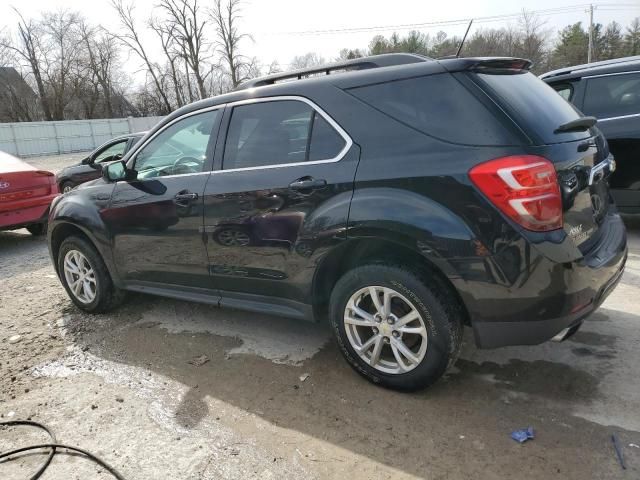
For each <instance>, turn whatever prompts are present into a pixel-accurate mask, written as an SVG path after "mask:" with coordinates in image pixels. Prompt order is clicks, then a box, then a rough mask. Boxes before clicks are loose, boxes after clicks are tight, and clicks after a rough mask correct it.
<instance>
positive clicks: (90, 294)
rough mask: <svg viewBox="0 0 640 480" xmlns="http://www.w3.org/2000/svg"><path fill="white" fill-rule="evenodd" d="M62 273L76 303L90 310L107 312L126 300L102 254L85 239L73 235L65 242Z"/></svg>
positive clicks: (60, 255) (61, 253)
mask: <svg viewBox="0 0 640 480" xmlns="http://www.w3.org/2000/svg"><path fill="white" fill-rule="evenodd" d="M58 274H59V276H60V279H61V280H62V284H63V286H64V288H65V289H66V291H67V294H68V295H69V297H70V298H71V300H72V301H73V303H75V304H76V305H77V306H78V307H79V308H81V309H82V310H84V311H86V312H91V313H99V312H106V311H108V310H111V309H112V308H114V307H116V306H117V305H118V304H120V303H121V302H122V300H123V299H124V291H122V290H120V289H118V288H117V287H116V286H115V285H114V284H113V281H112V280H111V276H110V275H109V272H108V270H107V267H106V265H105V264H104V261H103V260H102V258H101V257H100V254H99V253H98V251H97V250H96V249H95V247H94V246H93V245H91V244H90V243H89V242H88V241H87V240H86V239H84V238H81V237H77V236H71V237H68V238H66V239H65V240H64V241H63V242H62V244H61V245H60V250H59V251H58Z"/></svg>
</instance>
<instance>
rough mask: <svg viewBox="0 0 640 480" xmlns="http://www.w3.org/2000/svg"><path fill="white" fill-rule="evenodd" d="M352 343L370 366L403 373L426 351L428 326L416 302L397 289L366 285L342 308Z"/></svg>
mask: <svg viewBox="0 0 640 480" xmlns="http://www.w3.org/2000/svg"><path fill="white" fill-rule="evenodd" d="M344 326H345V330H346V334H347V338H348V339H349V343H350V344H351V347H352V348H353V349H354V350H355V352H356V353H357V354H358V356H359V357H360V358H361V359H362V360H363V361H364V362H365V363H367V364H368V365H370V366H371V367H372V368H375V369H376V370H379V371H381V372H384V373H391V374H402V373H406V372H409V371H411V370H413V369H414V368H416V367H417V366H418V365H420V363H421V362H422V360H423V359H424V357H425V354H426V353H427V343H428V335H427V327H426V325H425V322H424V319H423V318H422V315H421V314H420V312H419V311H418V310H417V308H416V307H415V305H414V304H413V303H412V302H411V301H409V300H408V299H407V298H406V297H405V296H404V295H402V294H400V293H399V292H397V291H395V290H393V289H391V288H388V287H381V286H369V287H365V288H361V289H360V290H358V291H357V292H355V293H354V294H353V295H352V296H351V297H350V298H349V301H348V302H347V305H346V307H345V311H344Z"/></svg>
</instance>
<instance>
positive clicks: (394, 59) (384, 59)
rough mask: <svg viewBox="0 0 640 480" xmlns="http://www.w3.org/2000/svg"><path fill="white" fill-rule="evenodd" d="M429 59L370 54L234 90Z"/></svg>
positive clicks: (261, 79)
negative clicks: (311, 76)
mask: <svg viewBox="0 0 640 480" xmlns="http://www.w3.org/2000/svg"><path fill="white" fill-rule="evenodd" d="M430 60H432V59H431V58H429V57H425V56H423V55H417V54H413V53H386V54H382V55H372V56H370V57H361V58H354V59H352V60H347V61H344V62H338V63H330V64H327V65H320V66H318V67H312V68H303V69H300V70H292V71H290V72H282V73H275V74H273V75H267V76H265V77H258V78H254V79H251V80H247V81H246V82H243V83H242V84H240V85H239V86H238V88H236V91H237V90H246V89H247V88H254V87H263V86H265V85H273V84H274V83H278V82H282V81H287V80H302V79H303V78H306V77H309V76H310V75H318V74H325V75H330V74H331V72H336V71H344V70H367V69H370V68H382V67H393V66H396V65H407V64H410V63H419V62H427V61H430Z"/></svg>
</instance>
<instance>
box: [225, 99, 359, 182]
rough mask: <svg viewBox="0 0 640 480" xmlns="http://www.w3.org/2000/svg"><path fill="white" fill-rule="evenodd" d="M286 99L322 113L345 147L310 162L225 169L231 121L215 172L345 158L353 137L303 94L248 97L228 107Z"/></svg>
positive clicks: (288, 164)
mask: <svg viewBox="0 0 640 480" xmlns="http://www.w3.org/2000/svg"><path fill="white" fill-rule="evenodd" d="M286 100H292V101H299V102H303V103H306V104H307V105H309V106H310V107H311V108H312V109H313V110H314V111H315V112H317V113H318V114H320V115H321V116H322V118H324V119H325V120H326V121H327V123H329V125H331V126H332V127H333V129H334V130H335V131H336V132H338V134H339V135H340V136H341V137H342V139H343V140H344V141H345V144H344V147H343V148H342V150H340V151H339V152H338V153H337V155H336V156H335V157H333V158H328V159H324V160H312V161H308V162H294V163H278V164H274V165H256V166H255V167H241V168H228V169H226V170H225V168H224V150H225V149H226V146H227V136H228V134H229V125H230V123H229V124H227V126H226V131H225V135H224V146H223V148H222V163H221V165H220V168H219V169H218V170H214V172H215V173H223V172H242V171H246V170H265V169H269V168H283V167H299V166H302V165H317V164H323V163H335V162H339V161H340V160H342V159H343V158H344V156H345V155H346V154H347V152H348V151H349V150H350V149H351V147H352V146H353V140H351V137H350V136H349V134H348V133H347V132H346V131H345V130H344V129H343V128H342V127H341V126H340V125H339V124H338V123H337V122H336V121H335V120H334V119H333V118H331V116H329V114H328V113H327V112H325V111H324V110H323V109H322V108H320V107H319V106H318V105H317V104H316V103H314V102H313V101H311V100H309V99H308V98H306V97H301V96H298V95H280V96H276V97H261V98H250V99H246V100H238V101H237V102H231V103H227V107H229V108H230V109H233V108H235V107H237V106H242V105H252V104H255V103H266V102H279V101H286ZM231 112H232V115H233V110H231Z"/></svg>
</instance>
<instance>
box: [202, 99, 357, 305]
mask: <svg viewBox="0 0 640 480" xmlns="http://www.w3.org/2000/svg"><path fill="white" fill-rule="evenodd" d="M225 116H226V119H225V121H224V122H223V123H224V124H225V125H226V126H227V127H226V128H227V131H226V141H225V144H224V149H222V148H220V149H217V150H216V171H215V172H214V173H213V174H212V176H211V178H210V179H209V182H208V183H207V186H206V192H205V204H204V224H205V231H206V234H207V252H208V259H209V269H210V272H211V275H212V279H213V283H214V286H215V287H217V288H219V289H220V290H221V291H223V292H221V295H222V297H223V298H222V303H223V305H233V304H234V302H236V301H238V299H241V298H242V299H244V301H245V303H246V299H247V298H248V297H247V296H246V295H247V294H251V296H252V297H251V298H259V297H260V296H269V297H281V298H283V299H288V300H292V301H297V302H305V301H306V300H308V299H307V298H306V293H305V292H306V288H307V287H308V286H309V285H310V284H311V278H312V275H313V271H314V268H313V265H314V261H315V260H316V258H317V256H318V255H320V254H321V253H322V251H323V249H325V248H326V247H327V246H329V245H331V244H333V243H336V242H339V241H341V240H342V239H344V238H345V235H346V234H345V229H346V222H347V215H348V211H349V202H350V200H351V195H352V191H353V181H354V176H355V172H356V167H357V164H358V159H359V150H358V148H357V146H355V145H353V144H352V141H351V139H350V138H349V136H348V135H347V133H346V132H345V131H344V130H343V129H342V128H341V127H340V126H339V125H338V124H337V123H336V122H334V121H333V120H332V119H331V118H330V117H329V115H327V114H326V113H325V112H323V111H322V110H320V108H318V107H317V106H316V105H314V104H313V103H312V102H310V101H308V100H306V99H304V98H301V97H274V98H266V99H260V100H257V101H256V100H252V101H248V102H239V103H236V104H233V105H229V106H228V108H227V113H225ZM218 153H219V157H218ZM256 296H257V297H256Z"/></svg>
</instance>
